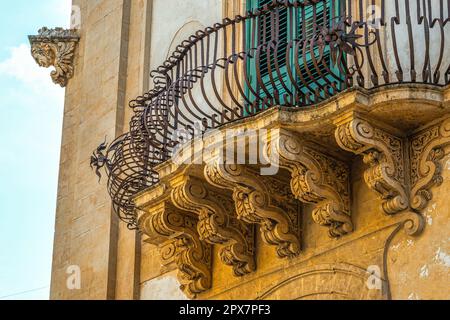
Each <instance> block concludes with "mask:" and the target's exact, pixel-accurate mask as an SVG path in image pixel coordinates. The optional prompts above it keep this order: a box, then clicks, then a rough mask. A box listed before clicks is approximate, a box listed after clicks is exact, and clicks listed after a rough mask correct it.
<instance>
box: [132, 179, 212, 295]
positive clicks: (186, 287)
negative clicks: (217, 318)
mask: <svg viewBox="0 0 450 320" xmlns="http://www.w3.org/2000/svg"><path fill="white" fill-rule="evenodd" d="M159 189H165V187H164V186H160V187H159ZM156 191H157V192H161V194H162V196H161V197H160V198H159V199H157V200H156V202H154V203H152V205H151V208H150V209H149V210H145V209H139V210H138V225H139V230H141V231H142V232H143V233H144V234H145V235H146V236H148V239H147V240H146V241H147V242H149V243H151V244H154V245H157V246H159V248H160V253H161V258H162V261H163V264H168V263H170V262H172V261H173V262H174V263H175V264H176V266H177V268H178V280H179V282H180V284H181V286H180V289H181V290H182V291H183V292H184V293H185V294H186V295H187V296H188V297H189V298H195V297H196V296H197V295H198V294H200V293H202V292H204V291H206V290H208V289H210V288H211V253H212V250H211V246H210V245H209V244H207V243H206V242H203V241H201V240H200V237H199V235H198V232H197V227H196V226H197V224H198V218H197V217H196V216H194V215H193V214H191V213H189V212H187V211H183V210H180V209H179V208H176V207H175V206H173V205H172V204H171V202H170V199H169V195H168V193H167V192H165V190H156Z"/></svg>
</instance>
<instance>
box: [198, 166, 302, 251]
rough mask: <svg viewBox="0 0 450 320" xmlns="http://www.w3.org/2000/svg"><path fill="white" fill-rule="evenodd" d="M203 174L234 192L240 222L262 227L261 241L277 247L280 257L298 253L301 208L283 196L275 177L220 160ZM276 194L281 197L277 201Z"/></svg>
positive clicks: (211, 182)
mask: <svg viewBox="0 0 450 320" xmlns="http://www.w3.org/2000/svg"><path fill="white" fill-rule="evenodd" d="M204 173H205V177H206V179H207V180H208V182H209V183H210V184H212V185H214V186H217V187H219V188H225V189H229V190H231V191H232V192H233V200H234V203H235V208H236V214H237V217H238V219H240V220H242V221H244V222H246V223H249V224H257V225H259V227H260V231H261V236H262V239H263V240H264V242H266V243H267V244H269V245H274V246H276V248H277V254H278V256H279V257H281V258H285V257H294V256H296V255H298V254H299V252H300V241H299V223H298V221H299V219H300V217H299V212H298V206H296V204H295V199H293V198H291V199H290V198H289V197H287V196H283V194H285V195H286V193H283V192H282V190H281V188H283V184H277V183H276V181H274V180H276V179H274V178H273V177H272V178H270V177H263V176H260V175H259V174H258V173H257V172H254V171H252V170H250V169H249V168H247V167H246V166H243V165H237V164H222V163H220V161H219V160H213V161H210V162H209V163H208V164H206V165H205V169H204ZM273 188H280V189H278V190H273ZM284 188H285V184H284ZM275 194H278V195H279V197H281V198H280V199H277V198H276V197H274V196H273V195H275Z"/></svg>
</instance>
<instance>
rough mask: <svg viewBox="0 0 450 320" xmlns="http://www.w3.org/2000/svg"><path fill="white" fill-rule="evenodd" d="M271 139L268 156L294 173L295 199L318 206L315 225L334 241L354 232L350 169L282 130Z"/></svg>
mask: <svg viewBox="0 0 450 320" xmlns="http://www.w3.org/2000/svg"><path fill="white" fill-rule="evenodd" d="M272 136H273V138H272V140H271V142H270V143H269V144H268V147H269V150H268V151H269V152H268V154H269V155H270V157H272V158H273V157H275V158H278V159H279V162H280V166H281V167H284V168H286V169H288V170H289V171H290V172H291V175H292V178H291V182H290V184H291V190H292V193H293V194H294V196H295V197H296V198H297V199H298V200H300V201H302V202H304V203H310V204H314V205H315V208H314V210H313V219H314V221H315V222H316V223H318V224H319V225H321V226H326V227H328V230H329V235H330V236H331V237H333V238H336V237H340V236H343V235H345V234H347V233H349V232H351V231H353V224H352V220H351V215H350V184H349V177H350V169H349V167H348V165H347V164H346V163H344V162H342V161H339V160H337V159H334V158H333V157H331V156H328V155H326V154H324V153H323V152H321V151H318V150H316V149H314V148H313V147H311V146H308V145H305V144H304V143H302V141H301V140H300V139H299V138H298V137H297V136H296V135H295V134H294V133H293V132H291V131H288V130H283V129H280V130H277V131H275V132H272Z"/></svg>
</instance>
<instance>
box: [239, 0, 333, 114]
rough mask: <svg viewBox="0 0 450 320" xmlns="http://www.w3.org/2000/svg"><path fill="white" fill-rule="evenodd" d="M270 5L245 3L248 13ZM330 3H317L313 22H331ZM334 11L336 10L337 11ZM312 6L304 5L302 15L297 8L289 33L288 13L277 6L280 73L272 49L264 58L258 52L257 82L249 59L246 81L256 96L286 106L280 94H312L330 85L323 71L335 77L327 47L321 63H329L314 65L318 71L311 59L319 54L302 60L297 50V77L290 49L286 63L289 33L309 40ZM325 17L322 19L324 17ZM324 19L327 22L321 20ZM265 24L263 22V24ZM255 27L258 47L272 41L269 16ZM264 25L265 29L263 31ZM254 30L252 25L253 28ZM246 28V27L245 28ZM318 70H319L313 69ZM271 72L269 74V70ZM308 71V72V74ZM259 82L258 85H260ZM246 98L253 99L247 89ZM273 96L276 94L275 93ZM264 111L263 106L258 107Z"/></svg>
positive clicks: (262, 0)
mask: <svg viewBox="0 0 450 320" xmlns="http://www.w3.org/2000/svg"><path fill="white" fill-rule="evenodd" d="M270 3H272V0H247V5H248V7H247V9H248V10H255V9H258V8H263V7H264V6H265V5H267V4H270ZM331 7H332V5H331V0H326V1H324V2H320V3H318V4H317V5H316V6H315V11H316V23H317V25H325V24H330V23H331V17H332V15H331ZM337 9H338V8H337ZM313 10H314V9H313V6H308V7H307V9H306V10H305V12H301V11H302V10H301V9H298V11H297V12H295V17H296V21H297V22H296V23H295V25H296V26H295V30H293V32H291V30H289V27H290V26H289V21H288V20H289V13H288V12H289V11H288V10H287V9H286V8H284V7H281V8H280V9H279V14H278V16H279V20H280V28H279V34H278V39H279V44H278V48H277V50H276V51H277V55H278V56H277V59H276V60H277V62H278V66H279V70H280V74H278V73H277V72H276V71H275V50H274V49H273V48H272V49H271V50H270V53H271V54H270V56H269V57H268V56H267V53H266V52H262V53H261V55H260V63H259V66H260V74H261V80H262V81H258V80H257V74H256V65H255V64H256V61H255V60H256V59H255V58H254V57H253V59H252V60H253V61H251V62H250V63H249V68H248V71H247V72H248V74H249V78H250V82H251V84H252V88H254V89H255V90H256V91H257V92H258V93H259V96H260V97H262V98H264V97H268V98H272V99H274V100H275V101H276V100H278V101H276V102H277V103H279V104H281V105H283V104H286V103H287V101H285V98H284V95H285V94H286V93H287V94H289V95H291V94H293V93H294V94H295V95H300V94H308V93H309V94H312V93H313V92H314V90H316V88H318V87H323V86H325V85H327V84H328V83H330V82H333V80H334V79H333V76H332V75H329V72H328V70H327V67H328V69H331V71H332V72H333V73H335V74H338V72H336V69H335V68H333V67H332V66H331V56H330V52H329V50H328V48H327V50H326V51H325V52H324V57H323V59H324V61H329V63H328V64H329V66H325V65H323V63H320V64H318V68H316V67H315V65H314V58H315V60H316V62H317V61H318V59H319V51H318V50H315V51H314V56H313V57H312V56H311V51H310V50H307V52H305V58H303V52H302V50H300V52H299V65H300V71H301V74H298V73H297V72H296V69H295V67H294V64H293V62H294V60H293V59H294V49H292V53H291V55H290V56H291V59H292V61H286V50H287V45H288V42H289V41H290V40H292V39H290V36H291V34H292V35H293V36H294V37H296V38H297V39H301V40H303V39H304V38H306V39H310V38H311V36H312V35H313V34H314V32H315V30H314V11H313ZM324 10H326V15H324ZM325 16H326V18H325ZM325 19H326V20H327V21H325ZM264 21H265V23H264ZM258 22H259V23H258V25H259V28H260V34H261V37H260V39H258V41H259V44H260V43H267V44H270V42H271V41H272V40H275V39H274V37H273V33H272V32H271V29H272V26H271V14H270V13H268V14H266V15H265V17H264V16H262V17H261V18H259V19H258ZM264 25H265V28H264ZM253 27H254V26H253ZM249 29H250V28H249ZM250 33H251V32H250V30H249V32H248V35H249V36H248V37H247V42H248V44H247V47H248V48H251V47H252V43H251V42H252V39H250V38H251V37H250ZM253 45H254V47H256V46H257V45H258V44H255V43H254V42H253ZM288 63H289V65H290V69H291V72H292V74H293V78H294V79H296V85H294V84H293V83H292V81H291V78H290V77H289V76H288V71H287V64H288ZM317 69H319V70H317ZM270 70H271V71H270ZM308 71H309V72H308ZM261 82H262V83H261ZM296 89H299V90H300V91H301V92H297V90H296ZM246 93H247V96H248V97H249V98H250V100H251V101H253V100H254V98H253V99H252V98H251V97H254V95H253V94H252V93H251V92H250V90H248V89H247V90H246ZM276 93H277V94H276ZM276 98H278V99H276ZM261 104H262V101H260V106H261ZM262 107H263V108H264V106H262Z"/></svg>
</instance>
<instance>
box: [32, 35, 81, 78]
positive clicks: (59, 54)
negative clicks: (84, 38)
mask: <svg viewBox="0 0 450 320" xmlns="http://www.w3.org/2000/svg"><path fill="white" fill-rule="evenodd" d="M28 39H29V41H30V44H31V55H32V56H33V58H34V60H35V61H36V63H37V64H38V65H39V66H40V67H44V68H49V67H50V66H53V67H54V68H55V70H53V71H52V72H51V73H50V76H51V77H52V80H53V82H54V83H55V84H58V85H60V86H61V87H65V86H66V85H67V82H68V81H69V79H71V78H72V77H73V74H74V66H73V60H74V55H75V49H76V45H77V43H78V41H79V39H80V37H79V35H78V32H77V30H74V29H62V28H55V29H48V28H46V27H43V28H42V29H40V30H39V31H38V34H37V35H31V36H28Z"/></svg>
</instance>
